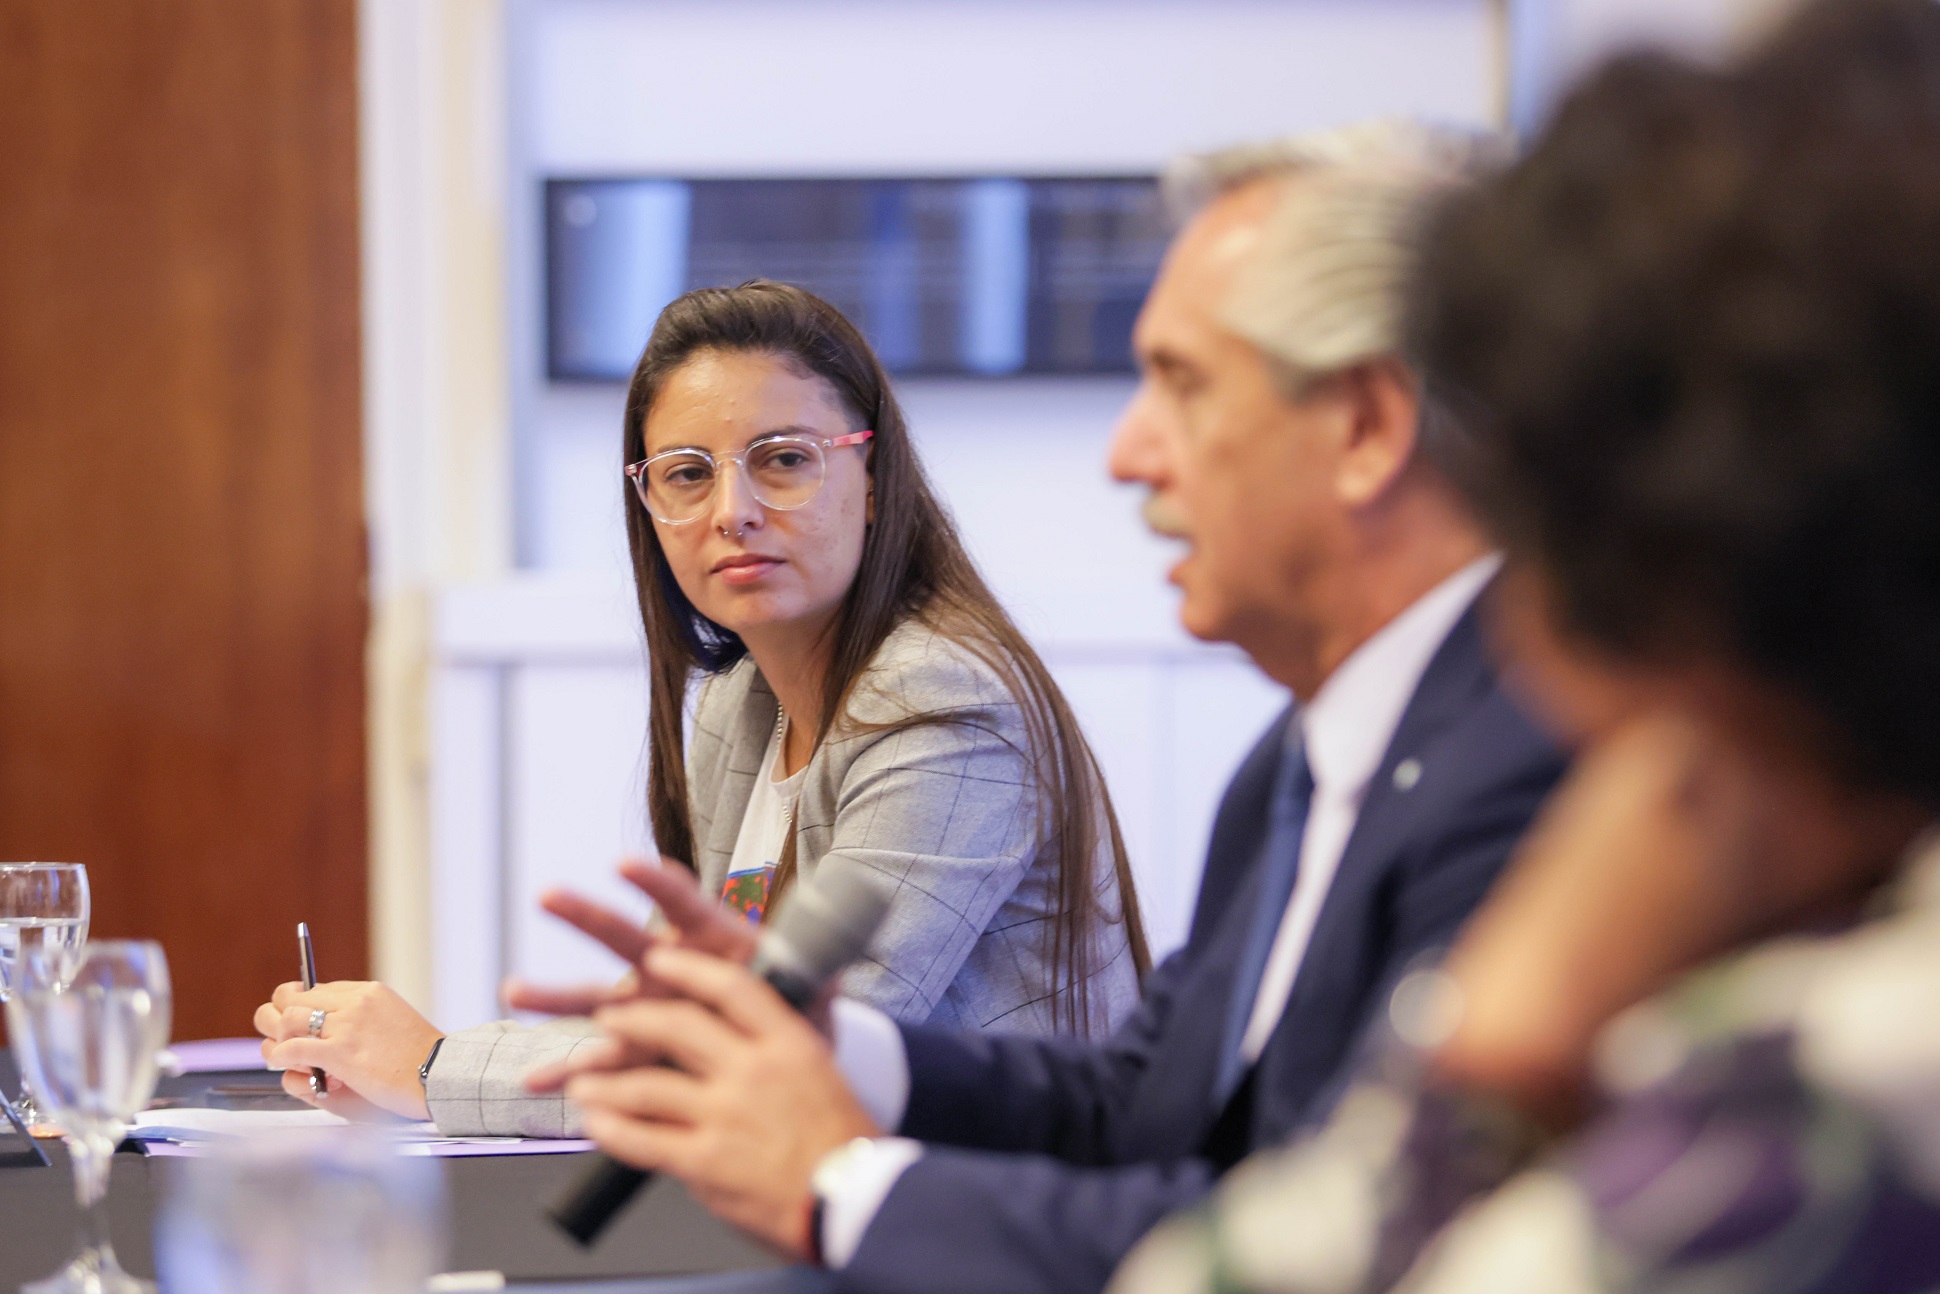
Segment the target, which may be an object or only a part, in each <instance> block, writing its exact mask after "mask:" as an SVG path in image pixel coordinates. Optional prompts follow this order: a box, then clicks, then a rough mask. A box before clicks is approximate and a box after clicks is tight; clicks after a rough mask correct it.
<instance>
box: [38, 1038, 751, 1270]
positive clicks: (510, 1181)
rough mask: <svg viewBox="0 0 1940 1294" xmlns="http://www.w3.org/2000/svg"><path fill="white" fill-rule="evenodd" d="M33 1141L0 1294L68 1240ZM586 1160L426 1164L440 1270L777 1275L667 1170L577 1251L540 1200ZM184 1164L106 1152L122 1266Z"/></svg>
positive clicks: (58, 1156) (191, 1088) (61, 1255)
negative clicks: (445, 1256) (443, 1199)
mask: <svg viewBox="0 0 1940 1294" xmlns="http://www.w3.org/2000/svg"><path fill="white" fill-rule="evenodd" d="M255 1084H261V1085H263V1086H265V1087H268V1088H274V1087H275V1086H276V1085H277V1075H274V1074H270V1073H266V1072H265V1071H262V1070H254V1071H235V1072H224V1073H201V1074H190V1075H182V1076H179V1077H174V1078H164V1079H163V1080H162V1082H161V1085H160V1088H159V1089H158V1095H160V1096H165V1097H174V1098H177V1099H179V1100H181V1101H183V1103H185V1104H191V1105H194V1104H205V1103H208V1102H207V1101H206V1100H205V1098H206V1095H207V1093H208V1091H209V1089H210V1088H212V1087H215V1086H218V1085H222V1086H225V1087H233V1086H237V1085H255ZM0 1085H4V1090H5V1091H6V1092H8V1093H13V1092H15V1091H17V1090H19V1089H18V1080H17V1077H16V1075H15V1072H14V1066H13V1061H12V1057H11V1056H9V1055H7V1054H6V1053H5V1052H4V1051H0ZM39 1144H40V1145H41V1146H42V1147H43V1148H44V1149H45V1150H46V1152H47V1156H48V1158H49V1159H50V1160H51V1161H52V1162H51V1163H50V1164H49V1165H47V1166H18V1167H0V1294H13V1291H15V1290H17V1289H19V1287H20V1286H21V1285H22V1284H23V1283H24V1282H27V1281H32V1280H38V1279H39V1278H41V1277H43V1276H46V1275H48V1274H49V1273H50V1272H52V1271H53V1270H54V1269H55V1268H56V1267H58V1266H59V1265H60V1264H61V1263H62V1262H64V1261H65V1260H66V1259H67V1258H69V1257H70V1256H72V1254H73V1252H74V1249H75V1244H76V1236H75V1227H76V1222H77V1218H76V1206H75V1203H74V1186H73V1177H72V1174H71V1171H70V1168H69V1163H68V1157H67V1150H66V1147H65V1146H64V1145H62V1143H60V1142H58V1141H42V1142H40V1143H39ZM591 1158H592V1156H591V1155H589V1154H585V1153H577V1154H553V1155H473V1156H465V1157H460V1158H452V1159H441V1160H439V1161H437V1162H438V1163H440V1164H442V1165H443V1168H444V1173H445V1191H446V1195H447V1197H448V1200H449V1203H450V1212H451V1245H450V1259H449V1261H448V1263H447V1264H446V1266H447V1269H448V1270H451V1271H465V1272H472V1271H480V1272H491V1271H496V1272H502V1273H504V1275H505V1278H506V1281H507V1284H508V1285H509V1286H510V1287H511V1288H513V1289H517V1290H520V1291H522V1294H551V1292H552V1291H567V1290H573V1291H589V1292H592V1291H597V1292H598V1294H622V1292H623V1291H632V1290H641V1291H652V1292H653V1294H680V1291H681V1287H682V1286H684V1285H687V1284H689V1282H687V1281H678V1280H670V1279H667V1278H670V1277H706V1278H707V1279H706V1280H705V1281H704V1282H701V1283H702V1284H704V1286H705V1288H707V1289H709V1290H719V1291H726V1290H731V1289H735V1288H739V1287H741V1286H743V1285H745V1286H746V1287H747V1288H749V1289H751V1290H752V1289H756V1288H759V1289H773V1288H780V1287H783V1286H785V1285H786V1284H787V1280H786V1278H785V1277H783V1276H782V1275H781V1273H780V1272H778V1271H777V1270H776V1264H775V1260H774V1258H773V1257H772V1256H770V1255H769V1254H768V1253H767V1252H766V1251H765V1250H763V1249H761V1248H759V1247H758V1246H756V1245H755V1244H753V1243H752V1242H750V1241H748V1240H747V1239H745V1238H743V1237H742V1236H741V1235H740V1234H739V1233H737V1232H735V1231H734V1230H733V1229H731V1228H729V1227H728V1226H726V1225H725V1224H724V1223H721V1222H718V1221H716V1220H715V1219H714V1218H713V1217H712V1216H711V1215H710V1214H708V1213H707V1211H706V1210H704V1209H703V1208H701V1207H700V1205H699V1204H697V1203H695V1202H694V1200H693V1199H692V1198H691V1197H689V1196H688V1195H687V1193H686V1192H685V1191H683V1190H682V1189H681V1188H680V1186H679V1184H678V1183H676V1182H672V1181H668V1180H656V1181H655V1182H654V1183H653V1184H652V1185H651V1186H650V1187H649V1188H648V1189H647V1190H646V1191H644V1192H642V1193H641V1194H640V1195H639V1196H638V1197H636V1198H635V1199H634V1201H633V1202H632V1203H631V1204H630V1205H628V1207H627V1209H626V1211H625V1212H624V1213H622V1214H621V1215H620V1216H619V1217H617V1218H615V1219H614V1221H613V1224H612V1225H611V1226H610V1227H609V1228H607V1231H606V1233H605V1234H604V1235H603V1236H601V1237H600V1239H599V1241H598V1243H596V1244H595V1245H593V1246H592V1247H591V1248H584V1249H583V1248H581V1247H580V1246H579V1245H578V1244H577V1243H576V1242H574V1241H573V1240H572V1239H571V1238H569V1237H568V1236H566V1235H565V1234H564V1233H563V1232H561V1231H559V1230H558V1229H557V1228H556V1227H555V1226H554V1225H553V1224H552V1223H551V1222H550V1221H549V1220H548V1219H547V1218H546V1217H545V1216H544V1213H543V1206H544V1204H545V1203H546V1202H547V1201H549V1200H551V1199H553V1198H555V1197H556V1196H557V1194H558V1193H559V1192H560V1191H561V1190H563V1189H565V1187H566V1184H567V1183H568V1182H570V1181H572V1180H574V1179H575V1178H576V1177H577V1176H578V1175H579V1174H580V1173H582V1172H584V1171H585V1170H586V1167H587V1164H588V1162H589V1160H590V1159H591ZM189 1162H190V1161H188V1160H185V1159H181V1158H164V1157H150V1156H148V1155H146V1154H143V1153H142V1152H141V1151H139V1150H137V1149H133V1148H124V1149H123V1150H122V1151H121V1152H120V1153H118V1154H116V1155H115V1162H114V1173H113V1176H112V1179H111V1184H110V1187H109V1192H108V1211H109V1227H110V1234H111V1238H112V1240H113V1243H114V1246H115V1252H116V1254H117V1255H119V1256H120V1258H121V1261H122V1263H123V1265H124V1266H126V1267H127V1268H128V1270H130V1271H131V1272H134V1273H136V1274H138V1275H143V1276H153V1274H154V1270H155V1268H154V1258H153V1231H154V1220H155V1216H156V1213H157V1211H158V1209H159V1208H160V1206H161V1204H162V1202H163V1201H164V1200H166V1199H167V1198H168V1195H169V1191H170V1189H171V1187H172V1185H173V1184H174V1183H175V1182H176V1181H178V1180H179V1175H180V1174H181V1173H182V1172H183V1170H184V1169H185V1168H186V1167H187V1165H188V1163H189ZM722 1273H744V1274H745V1275H744V1276H743V1277H741V1278H738V1279H737V1278H731V1277H724V1276H722V1275H720V1274H722ZM642 1278H653V1279H646V1280H643V1279H642Z"/></svg>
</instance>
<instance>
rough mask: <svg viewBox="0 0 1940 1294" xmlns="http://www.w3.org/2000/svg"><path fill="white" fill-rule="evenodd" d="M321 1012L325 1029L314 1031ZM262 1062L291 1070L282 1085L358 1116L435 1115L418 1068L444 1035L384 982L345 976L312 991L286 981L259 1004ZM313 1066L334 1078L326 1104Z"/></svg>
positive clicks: (296, 1094) (304, 1098) (302, 1097)
mask: <svg viewBox="0 0 1940 1294" xmlns="http://www.w3.org/2000/svg"><path fill="white" fill-rule="evenodd" d="M314 1011H322V1012H323V1013H324V1014H323V1016H322V1029H321V1031H320V1032H319V1033H315V1034H313V1033H311V1031H310V1021H311V1018H312V1017H311V1013H312V1012H314ZM256 1031H257V1032H258V1033H260V1034H262V1035H263V1039H264V1041H263V1059H264V1060H265V1061H267V1062H268V1063H269V1067H270V1068H271V1069H281V1070H285V1071H287V1072H286V1073H285V1074H284V1075H283V1090H284V1091H286V1092H288V1093H289V1094H290V1095H291V1096H294V1097H296V1098H297V1099H298V1100H301V1101H307V1102H309V1103H310V1104H312V1105H319V1104H321V1105H322V1106H323V1107H324V1108H325V1109H328V1110H330V1111H331V1112H332V1113H334V1114H341V1115H343V1116H344V1117H345V1118H351V1119H358V1118H362V1119H383V1118H388V1117H402V1118H406V1119H428V1118H430V1117H431V1114H430V1111H429V1110H428V1109H427V1108H426V1106H425V1100H424V1085H423V1084H422V1083H420V1082H419V1081H418V1066H420V1065H421V1064H423V1063H424V1058H425V1057H426V1056H427V1055H428V1054H430V1051H431V1044H432V1043H434V1042H436V1041H437V1040H438V1038H439V1037H441V1036H442V1035H441V1034H440V1033H439V1031H438V1029H437V1027H436V1026H435V1025H433V1024H432V1023H431V1022H430V1021H429V1020H427V1019H425V1018H424V1017H423V1016H421V1015H419V1014H418V1013H417V1011H416V1010H414V1009H413V1008H412V1006H411V1004H410V1003H408V1002H406V1001H405V1000H404V999H403V998H402V997H399V996H398V994H397V993H396V992H395V991H393V990H392V989H390V988H387V987H386V986H385V985H383V984H377V983H371V982H366V981H355V980H339V981H336V982H334V983H329V984H319V985H317V986H316V987H315V988H313V989H305V988H304V987H303V986H302V985H301V984H298V983H295V982H291V983H288V984H279V985H277V987H276V992H275V994H274V996H272V997H271V998H270V1000H269V1001H268V1002H266V1003H264V1004H263V1005H262V1006H260V1007H257V1008H256ZM312 1069H323V1070H325V1071H326V1072H328V1074H329V1076H330V1095H329V1096H328V1097H326V1098H324V1099H323V1100H322V1101H321V1102H319V1101H318V1100H317V1098H316V1096H315V1095H314V1094H313V1093H312V1092H311V1090H310V1081H309V1075H310V1071H311V1070H312Z"/></svg>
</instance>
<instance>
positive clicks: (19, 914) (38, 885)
mask: <svg viewBox="0 0 1940 1294" xmlns="http://www.w3.org/2000/svg"><path fill="white" fill-rule="evenodd" d="M87 937H88V869H87V868H85V867H83V866H81V864H79V863H0V1003H4V1002H5V1001H6V1000H7V998H8V996H9V995H10V993H11V986H12V983H13V980H14V976H15V967H16V965H17V964H18V963H19V962H20V959H21V957H22V956H23V955H25V954H27V953H30V952H32V951H34V950H36V949H41V948H47V949H51V950H53V953H54V955H56V956H57V957H59V958H60V959H62V960H61V961H60V963H59V965H58V966H57V968H56V969H57V970H58V971H60V973H62V974H65V973H66V970H67V969H70V968H72V966H73V964H74V959H75V958H76V957H77V956H79V954H80V951H81V945H82V944H83V943H85V942H86V941H87ZM16 1046H17V1044H16ZM22 1073H23V1075H24V1073H25V1071H24V1070H23V1071H22ZM6 1099H7V1098H6V1094H5V1093H3V1092H0V1101H4V1100H6ZM13 1112H14V1116H15V1117H16V1118H18V1119H19V1120H20V1125H21V1126H22V1127H24V1128H32V1127H34V1126H35V1125H37V1124H42V1123H45V1122H46V1119H45V1118H44V1117H43V1116H42V1114H41V1112H40V1110H39V1109H38V1108H36V1107H35V1105H34V1094H33V1092H32V1091H31V1090H29V1088H28V1086H27V1083H26V1080H25V1078H24V1077H23V1079H22V1081H21V1085H20V1097H19V1099H17V1100H16V1101H14V1103H13Z"/></svg>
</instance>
